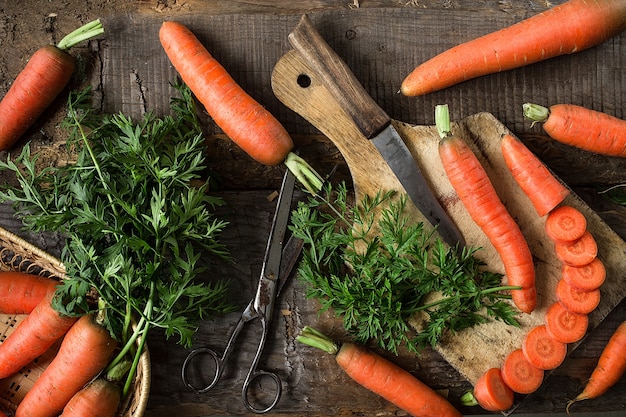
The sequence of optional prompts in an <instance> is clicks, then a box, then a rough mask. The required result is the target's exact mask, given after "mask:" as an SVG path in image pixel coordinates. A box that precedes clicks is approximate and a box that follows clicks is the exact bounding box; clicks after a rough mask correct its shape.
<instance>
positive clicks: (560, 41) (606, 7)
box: [401, 0, 626, 96]
mask: <svg viewBox="0 0 626 417" xmlns="http://www.w3.org/2000/svg"><path fill="white" fill-rule="evenodd" d="M625 28H626V3H624V1H623V0H570V1H568V2H565V3H563V4H561V5H558V6H555V7H552V8H550V9H548V10H546V11H544V12H542V13H539V14H537V15H535V16H532V17H530V18H528V19H525V20H522V21H520V22H518V23H515V24H513V25H511V26H508V27H506V28H502V29H500V30H497V31H495V32H492V33H489V34H486V35H484V36H481V37H478V38H476V39H473V40H470V41H468V42H465V43H462V44H460V45H457V46H455V47H453V48H450V49H449V50H447V51H444V52H442V53H440V54H439V55H437V56H435V57H433V58H431V59H429V60H428V61H426V62H424V63H422V64H421V65H418V66H417V67H416V68H415V69H414V70H413V71H412V72H411V73H410V74H409V75H408V76H407V77H406V78H405V79H404V81H403V82H402V86H401V91H402V93H403V94H404V95H407V96H419V95H423V94H427V93H430V92H433V91H437V90H441V89H444V88H447V87H450V86H453V85H455V84H458V83H460V82H463V81H466V80H469V79H472V78H476V77H480V76H483V75H487V74H493V73H497V72H500V71H506V70H510V69H514V68H519V67H522V66H525V65H529V64H532V63H535V62H539V61H542V60H545V59H549V58H553V57H556V56H559V55H565V54H571V53H574V52H579V51H582V50H584V49H587V48H590V47H592V46H595V45H598V44H600V43H602V42H604V41H606V40H608V39H610V38H612V37H613V36H615V35H617V34H619V33H620V32H622V31H623V30H624V29H625Z"/></svg>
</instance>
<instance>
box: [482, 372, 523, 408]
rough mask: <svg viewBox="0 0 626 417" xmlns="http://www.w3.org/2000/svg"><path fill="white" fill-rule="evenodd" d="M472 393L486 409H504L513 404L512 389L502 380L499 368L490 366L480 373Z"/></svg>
mask: <svg viewBox="0 0 626 417" xmlns="http://www.w3.org/2000/svg"><path fill="white" fill-rule="evenodd" d="M472 394H473V397H474V398H475V400H476V401H477V402H478V404H479V405H480V406H481V407H482V408H484V409H485V410H487V411H505V410H508V409H509V408H511V407H512V406H513V399H514V394H513V390H511V388H509V387H508V385H506V383H505V382H504V379H503V378H502V371H501V370H500V368H490V369H488V370H487V371H486V372H485V373H484V374H482V375H481V377H480V378H478V381H476V384H474V391H473V393H472Z"/></svg>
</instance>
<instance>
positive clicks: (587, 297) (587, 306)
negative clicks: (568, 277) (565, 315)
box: [556, 279, 600, 314]
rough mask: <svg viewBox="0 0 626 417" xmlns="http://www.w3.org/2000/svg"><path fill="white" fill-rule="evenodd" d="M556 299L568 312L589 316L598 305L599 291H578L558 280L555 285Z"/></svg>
mask: <svg viewBox="0 0 626 417" xmlns="http://www.w3.org/2000/svg"><path fill="white" fill-rule="evenodd" d="M556 298H557V300H558V301H559V302H560V303H561V304H563V307H565V308H566V309H568V310H569V311H572V312H574V313H578V314H589V313H591V312H592V311H593V310H595V309H596V307H598V305H599V304H600V290H592V291H580V290H579V289H577V288H574V287H572V286H571V285H569V284H568V283H567V281H565V280H564V279H560V280H559V282H558V284H557V285H556Z"/></svg>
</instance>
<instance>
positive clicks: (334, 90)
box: [289, 15, 391, 139]
mask: <svg viewBox="0 0 626 417" xmlns="http://www.w3.org/2000/svg"><path fill="white" fill-rule="evenodd" d="M289 42H290V43H291V45H292V46H293V48H294V49H295V50H296V51H297V52H298V53H299V54H300V55H301V56H302V57H303V58H304V59H305V62H306V63H307V64H308V65H309V66H310V67H311V68H312V69H313V70H314V71H315V72H316V73H317V74H318V75H319V77H320V80H322V82H323V83H324V85H325V86H326V88H327V89H328V91H330V92H331V94H332V95H333V96H334V97H335V99H336V100H337V101H338V102H339V103H340V104H341V106H342V108H343V109H344V110H345V111H346V113H348V114H349V115H350V117H351V118H352V120H354V123H355V124H356V125H357V127H358V128H359V130H360V131H361V133H363V136H365V137H366V138H368V139H371V138H373V137H375V136H376V135H377V134H378V133H380V132H381V131H382V130H383V129H384V128H385V127H387V126H388V125H389V123H391V119H390V118H389V116H388V115H387V113H385V111H384V110H383V109H381V108H380V107H379V106H378V104H377V103H376V102H375V101H374V100H373V99H372V97H370V95H369V94H368V93H367V91H365V89H364V88H363V86H362V85H361V83H360V82H359V80H357V79H356V77H355V76H354V74H353V73H352V71H351V70H350V68H349V67H348V66H347V65H346V64H345V62H343V60H342V59H341V58H340V57H339V55H337V53H336V52H335V51H334V50H333V49H332V48H331V47H330V46H329V45H328V44H327V43H326V41H325V40H324V39H323V38H322V36H321V35H320V34H319V32H318V31H317V30H316V29H315V27H314V26H313V23H312V22H311V19H309V17H308V16H307V15H303V16H302V18H301V19H300V22H299V23H298V25H297V26H296V27H295V29H294V30H293V32H291V33H290V34H289Z"/></svg>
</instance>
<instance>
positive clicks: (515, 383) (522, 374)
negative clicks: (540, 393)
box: [502, 349, 544, 394]
mask: <svg viewBox="0 0 626 417" xmlns="http://www.w3.org/2000/svg"><path fill="white" fill-rule="evenodd" d="M543 374H544V371H543V369H539V368H537V367H536V366H534V365H533V364H531V363H530V362H528V359H526V357H525V356H524V352H523V351H522V349H516V350H514V351H513V352H511V353H509V354H508V355H507V357H506V359H505V360H504V363H503V364H502V379H503V380H504V383H505V384H506V385H507V386H508V387H509V388H511V389H512V390H513V391H514V392H517V393H519V394H530V393H531V392H535V391H536V390H537V389H538V388H539V387H540V386H541V383H542V382H543Z"/></svg>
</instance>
